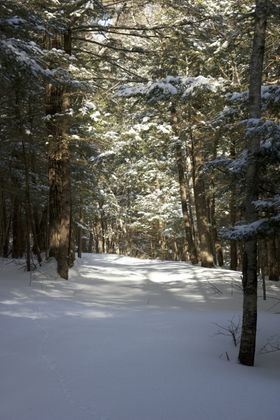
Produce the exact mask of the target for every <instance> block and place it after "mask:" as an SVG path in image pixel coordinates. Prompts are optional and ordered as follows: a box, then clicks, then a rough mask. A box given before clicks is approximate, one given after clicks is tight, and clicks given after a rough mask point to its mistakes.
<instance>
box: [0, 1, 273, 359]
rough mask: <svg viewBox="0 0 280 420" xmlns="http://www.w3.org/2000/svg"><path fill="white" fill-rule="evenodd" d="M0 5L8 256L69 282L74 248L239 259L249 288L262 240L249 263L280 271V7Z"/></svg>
mask: <svg viewBox="0 0 280 420" xmlns="http://www.w3.org/2000/svg"><path fill="white" fill-rule="evenodd" d="M0 16H1V18H0V60H1V65H0V84H1V98H0V107H1V114H0V123H1V128H0V130H1V142H0V150H1V160H0V180H1V181H0V222H1V224H0V255H1V256H3V257H10V256H11V257H13V258H19V257H23V256H25V257H26V261H27V269H28V270H30V269H32V266H34V265H36V264H38V263H40V262H41V259H42V258H43V257H44V256H46V257H49V256H53V257H55V258H56V259H57V262H58V272H59V274H60V275H61V277H63V278H65V279H67V278H68V269H69V267H70V266H71V265H72V264H73V261H74V256H75V252H78V256H81V253H82V252H97V253H98V252H100V253H101V252H109V253H120V254H125V255H131V256H137V257H145V258H160V259H169V260H183V261H191V262H192V263H194V264H197V263H200V264H201V265H202V266H207V267H212V266H214V265H219V266H223V265H226V266H227V267H230V268H231V269H233V270H237V269H243V278H244V279H245V280H244V284H243V286H244V287H245V289H244V290H246V284H245V282H246V269H247V268H248V267H247V265H246V264H248V261H247V257H248V256H247V254H246V252H247V251H248V243H249V242H250V241H251V242H250V244H251V245H252V243H253V244H255V248H254V249H255V254H256V255H255V257H253V259H254V261H255V263H253V268H252V267H251V268H250V266H249V272H250V270H251V271H252V269H253V271H254V273H255V274H254V276H255V278H256V276H257V275H260V276H262V277H263V278H267V279H270V280H279V276H280V241H279V235H278V229H279V220H280V217H279V206H280V195H279V193H280V192H279V185H280V183H279V181H280V179H279V178H280V173H279V153H280V127H279V101H280V86H278V83H279V42H278V31H279V16H280V10H279V6H278V5H277V4H274V3H273V2H268V1H263V0H259V1H257V2H256V3H255V2H254V1H250V0H248V1H247V0H246V1H242V2H239V1H238V2H236V1H231V0H227V1H219V2H218V1H214V0H212V1H204V0H196V1H188V0H182V1H176V2H175V1H171V0H154V1H140V0H128V1H114V0H108V1H106V0H104V1H98V0H96V1H94V0H73V1H70V0H68V1H66V0H65V1H63V0H51V1H48V2H46V1H43V0H26V1H13V0H6V1H0ZM261 35H263V44H262V45H259V46H257V47H256V42H257V39H260V36H261ZM258 37H259V38H258ZM253 40H255V44H254V45H255V47H256V48H255V50H254V47H253V46H252V45H253ZM264 40H266V48H265V47H264ZM260 51H262V52H263V56H261V57H260V55H259V64H260V66H261V67H259V73H258V75H256V72H257V71H258V70H256V60H255V58H254V57H256V55H257V54H259V52H260ZM254 54H255V55H254ZM250 60H251V64H250ZM257 80H258V81H259V84H258V83H257ZM261 84H262V87H261ZM249 86H250V89H249ZM254 86H255V87H256V89H259V97H258V100H259V102H258V105H257V106H259V108H258V112H257V113H254V110H253V108H252V106H253V105H252V89H253V88H254ZM248 89H249V90H248ZM255 93H256V95H257V96H258V92H255ZM254 104H255V106H256V101H255V102H254ZM251 144H255V145H256V147H255V148H254V149H253V148H252V147H251V146H250V145H251ZM252 168H254V169H253V172H252ZM248 203H249V204H248ZM257 245H258V246H257ZM256 246H257V247H256ZM244 247H245V253H244ZM251 249H252V248H251ZM246 250H247V251H246ZM244 256H245V260H244ZM249 265H250V263H249ZM245 294H246V293H245ZM249 364H250V363H249Z"/></svg>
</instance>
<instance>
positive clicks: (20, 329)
mask: <svg viewBox="0 0 280 420" xmlns="http://www.w3.org/2000/svg"><path fill="white" fill-rule="evenodd" d="M30 280H31V283H30ZM278 299H280V293H279V287H278V285H275V284H269V285H268V299H267V301H266V302H263V301H262V298H261V289H260V299H259V306H260V315H259V328H258V354H257V362H256V367H255V368H249V367H244V366H240V365H239V364H238V363H237V353H238V348H236V347H234V345H233V341H232V339H231V338H230V337H229V336H227V335H226V334H227V327H228V326H229V325H230V324H234V325H236V324H238V321H239V318H240V314H241V305H242V297H241V290H240V274H238V273H234V272H231V271H224V270H208V269H203V268H200V267H193V266H190V265H188V264H185V263H172V262H158V261H146V260H137V259H133V258H128V257H120V256H116V255H85V256H84V257H83V259H82V260H79V261H77V262H76V265H75V267H74V268H73V269H72V270H71V276H70V280H69V281H62V280H58V279H56V274H55V270H54V265H53V263H52V262H49V263H45V264H44V265H43V267H41V268H40V270H39V271H37V272H34V273H33V274H32V277H31V278H30V277H29V273H26V272H24V271H23V269H22V268H21V266H20V265H16V264H15V263H7V261H5V260H1V262H0V337H1V345H0V372H1V382H0V383H1V385H0V419H1V420H251V419H252V420H279V419H280V399H279V388H280V351H279V352H277V351H276V352H267V351H263V350H262V351H261V349H262V348H263V347H264V346H265V349H266V350H270V349H271V347H269V343H272V344H273V343H274V344H276V345H277V344H278V345H279V344H280V300H278ZM223 328H225V330H224V329H223Z"/></svg>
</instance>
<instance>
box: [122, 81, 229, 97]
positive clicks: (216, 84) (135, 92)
mask: <svg viewBox="0 0 280 420" xmlns="http://www.w3.org/2000/svg"><path fill="white" fill-rule="evenodd" d="M221 86H222V80H216V79H213V78H207V77H204V76H198V77H181V76H177V77H174V76H167V77H166V78H165V79H162V80H159V81H150V82H148V83H141V84H138V85H134V86H131V85H124V86H121V87H120V88H118V90H117V91H116V96H120V97H126V98H129V97H134V96H142V97H146V98H147V100H148V102H156V101H160V100H168V99H169V100H170V99H171V98H173V97H174V98H177V99H180V100H182V101H187V100H190V99H191V98H193V97H194V96H195V95H197V94H198V93H199V92H207V91H208V92H217V90H218V89H220V88H221Z"/></svg>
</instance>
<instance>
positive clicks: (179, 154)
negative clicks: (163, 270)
mask: <svg viewBox="0 0 280 420" xmlns="http://www.w3.org/2000/svg"><path fill="white" fill-rule="evenodd" d="M171 123H172V127H173V131H174V133H175V135H176V136H178V137H179V128H178V118H177V114H176V108H175V106H173V107H172V109H171ZM175 149H176V162H177V170H178V180H179V186H180V197H181V206H182V213H183V222H184V228H185V235H186V241H187V254H188V256H189V259H190V261H191V262H192V264H197V263H198V257H197V250H196V247H195V243H194V239H193V235H192V228H191V225H190V214H189V206H188V192H187V182H186V177H185V171H186V164H185V159H184V155H183V150H182V146H181V143H180V140H178V142H177V143H176V145H175Z"/></svg>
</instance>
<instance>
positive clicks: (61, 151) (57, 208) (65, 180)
mask: <svg viewBox="0 0 280 420" xmlns="http://www.w3.org/2000/svg"><path fill="white" fill-rule="evenodd" d="M55 42H56V43H57V38H55ZM57 47H60V48H61V47H62V46H61V45H59V46H57ZM63 48H64V50H65V52H66V53H68V54H71V32H70V31H67V32H66V33H65V35H64V46H63ZM47 99H48V102H47V113H48V114H49V115H51V117H52V118H51V120H50V122H49V123H48V128H49V138H50V145H49V174H48V177H49V246H50V252H49V255H50V256H54V257H55V258H56V260H57V272H58V274H59V275H60V276H61V277H62V278H64V279H66V280H67V279H68V270H69V265H70V261H69V250H70V248H71V247H70V239H71V238H70V228H71V186H70V149H69V140H68V125H69V122H68V117H67V116H66V115H65V114H66V113H67V110H68V109H69V107H70V97H69V93H68V92H67V90H66V87H64V86H54V85H49V87H48V92H47ZM59 114H60V115H62V117H59V116H58V115H59Z"/></svg>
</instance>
